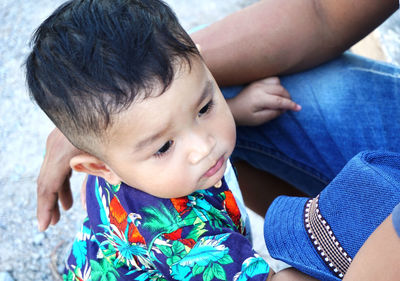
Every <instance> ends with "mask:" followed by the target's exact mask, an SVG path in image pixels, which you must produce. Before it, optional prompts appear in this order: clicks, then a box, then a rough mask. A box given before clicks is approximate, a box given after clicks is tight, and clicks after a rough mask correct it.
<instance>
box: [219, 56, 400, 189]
mask: <svg viewBox="0 0 400 281" xmlns="http://www.w3.org/2000/svg"><path fill="white" fill-rule="evenodd" d="M280 79H281V83H282V85H283V86H284V87H285V88H286V89H287V90H288V91H289V93H290V94H291V96H292V99H293V100H294V101H295V102H297V103H298V104H300V105H301V106H302V110H301V111H300V112H289V111H288V112H286V113H284V114H283V115H281V116H280V117H278V118H277V119H275V120H272V121H271V122H268V123H265V124H263V125H261V126H257V127H238V131H237V144H236V148H235V151H234V153H233V157H232V159H233V160H237V159H241V160H245V161H246V162H248V163H250V164H251V165H253V166H254V167H256V168H259V169H261V170H264V171H267V172H269V173H272V174H274V175H276V176H277V177H279V178H281V179H283V180H285V181H287V182H288V183H290V184H292V185H294V186H295V187H297V188H298V189H300V190H302V191H303V192H305V193H307V194H309V195H316V194H317V193H319V192H320V191H321V190H322V189H323V188H324V187H325V186H326V185H327V184H328V183H329V182H330V181H331V180H332V179H333V178H334V177H335V176H336V174H338V172H339V171H340V170H341V169H342V167H343V166H344V165H345V164H346V163H347V161H348V160H350V159H351V158H352V157H353V156H354V155H356V154H357V153H358V152H360V151H363V150H389V151H396V152H400V137H399V133H400V110H399V108H400V96H399V94H400V92H399V91H400V68H397V67H394V66H392V65H389V64H386V63H381V62H377V61H373V60H369V59H366V58H363V57H360V56H356V55H353V54H350V53H345V54H343V55H342V56H341V57H339V58H338V59H335V60H333V61H331V62H328V63H326V64H324V65H321V66H319V67H316V68H313V69H312V70H309V71H305V72H302V73H298V74H294V75H288V76H282V77H280ZM240 89H241V87H229V88H223V89H222V90H223V93H224V95H225V97H226V98H230V97H233V96H235V95H236V94H237V93H238V92H239V91H240ZM349 188H351V187H349Z"/></svg>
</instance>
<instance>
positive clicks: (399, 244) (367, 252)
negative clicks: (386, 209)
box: [343, 215, 400, 281]
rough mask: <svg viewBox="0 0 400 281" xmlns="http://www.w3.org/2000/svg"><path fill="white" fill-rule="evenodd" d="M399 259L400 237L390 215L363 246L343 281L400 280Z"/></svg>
mask: <svg viewBox="0 0 400 281" xmlns="http://www.w3.org/2000/svg"><path fill="white" fill-rule="evenodd" d="M399 260H400V238H399V236H398V235H397V233H396V231H395V230H394V228H393V224H392V215H390V216H389V217H388V218H386V220H385V221H384V222H383V223H382V224H381V225H380V226H379V227H378V228H377V229H376V230H375V231H374V232H373V233H372V234H371V236H370V237H369V238H368V239H367V241H366V242H365V243H364V245H363V246H362V247H361V249H360V251H359V252H358V253H357V255H356V256H355V257H354V260H353V262H352V263H351V265H350V267H349V269H348V271H347V273H346V275H345V276H344V278H343V281H353V280H354V281H358V280H363V281H376V280H380V281H392V280H399V278H400V267H399Z"/></svg>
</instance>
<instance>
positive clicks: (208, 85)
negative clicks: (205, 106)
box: [196, 80, 213, 108]
mask: <svg viewBox="0 0 400 281" xmlns="http://www.w3.org/2000/svg"><path fill="white" fill-rule="evenodd" d="M212 88H213V83H212V82H211V80H207V82H206V84H205V85H204V88H203V91H202V93H201V95H200V97H199V100H198V101H197V104H196V108H197V107H199V106H200V105H201V104H202V102H203V101H204V100H205V99H206V98H207V97H208V95H209V94H210V92H211V90H212Z"/></svg>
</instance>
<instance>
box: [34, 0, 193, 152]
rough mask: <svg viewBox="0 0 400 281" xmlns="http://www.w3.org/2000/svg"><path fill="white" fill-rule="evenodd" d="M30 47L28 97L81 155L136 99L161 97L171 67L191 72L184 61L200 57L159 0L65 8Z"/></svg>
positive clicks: (91, 0)
mask: <svg viewBox="0 0 400 281" xmlns="http://www.w3.org/2000/svg"><path fill="white" fill-rule="evenodd" d="M31 44H32V45H33V49H32V52H31V53H30V55H29V56H28V58H27V60H26V70H27V72H26V77H27V82H28V86H29V90H30V93H31V97H33V99H34V100H35V101H36V102H37V104H38V105H39V106H40V107H41V108H42V109H43V111H44V112H45V113H46V114H47V115H48V116H49V118H50V119H51V120H52V121H53V122H54V123H55V125H56V126H57V127H58V128H59V129H60V130H61V131H62V132H63V133H64V134H65V135H66V136H67V137H68V138H69V140H70V141H71V142H72V143H73V144H75V145H76V146H77V147H79V148H81V149H83V150H86V151H88V150H89V151H88V152H90V147H88V146H89V145H88V140H87V138H88V137H89V136H95V137H101V135H102V134H103V133H104V130H105V129H106V128H107V127H108V126H109V125H110V123H111V122H112V115H113V114H115V113H118V112H120V111H122V110H124V109H126V108H127V107H129V106H130V105H131V104H132V102H133V101H135V99H136V98H137V97H139V96H140V97H141V98H146V97H148V96H149V95H150V94H151V95H154V94H157V95H158V94H162V93H163V92H164V91H165V90H166V89H167V88H168V86H169V85H170V83H171V82H172V80H173V78H174V74H175V73H174V72H175V71H176V69H177V67H178V66H179V65H180V64H183V63H187V64H188V65H189V67H190V60H191V58H192V57H195V56H200V54H199V53H198V51H197V49H196V46H195V44H194V43H193V41H192V40H191V38H190V37H189V35H188V34H187V33H186V32H185V31H184V29H183V28H182V27H181V25H180V24H179V22H178V20H177V18H176V16H175V14H174V13H173V11H172V10H171V9H170V8H169V7H168V6H167V5H166V4H165V3H164V2H162V1H159V0H75V1H69V2H66V3H65V4H63V5H62V6H60V7H59V8H58V9H57V10H56V11H55V12H54V13H53V14H52V15H51V16H50V17H49V18H47V19H46V20H45V21H44V22H43V23H42V24H41V25H40V26H39V28H38V29H37V30H36V32H35V33H34V35H33V37H32V42H31ZM160 86H161V89H160ZM154 91H157V93H154ZM89 142H90V141H89Z"/></svg>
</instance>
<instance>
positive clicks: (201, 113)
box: [197, 100, 214, 117]
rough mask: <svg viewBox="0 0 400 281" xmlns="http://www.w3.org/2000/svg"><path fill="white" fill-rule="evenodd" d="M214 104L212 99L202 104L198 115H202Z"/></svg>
mask: <svg viewBox="0 0 400 281" xmlns="http://www.w3.org/2000/svg"><path fill="white" fill-rule="evenodd" d="M213 106H214V102H213V100H210V101H209V102H208V103H207V104H206V105H205V106H203V107H202V108H201V109H200V111H199V113H198V114H197V115H198V116H199V117H200V116H202V115H203V114H206V113H207V112H209V111H210V110H211V108H212V107H213Z"/></svg>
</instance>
